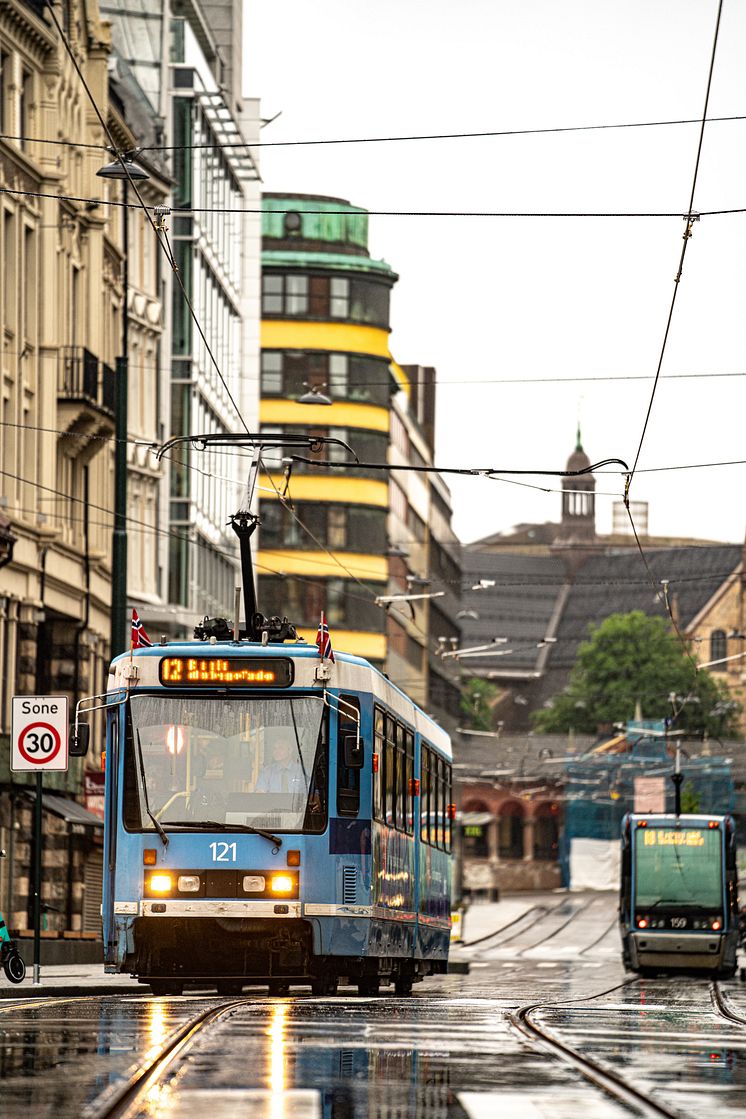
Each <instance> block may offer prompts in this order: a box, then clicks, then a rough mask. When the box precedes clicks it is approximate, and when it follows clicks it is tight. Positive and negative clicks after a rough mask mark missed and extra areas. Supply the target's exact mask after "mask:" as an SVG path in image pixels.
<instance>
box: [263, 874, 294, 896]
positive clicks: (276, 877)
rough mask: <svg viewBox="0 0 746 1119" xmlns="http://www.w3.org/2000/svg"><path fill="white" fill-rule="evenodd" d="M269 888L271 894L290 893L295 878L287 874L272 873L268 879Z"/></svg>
mask: <svg viewBox="0 0 746 1119" xmlns="http://www.w3.org/2000/svg"><path fill="white" fill-rule="evenodd" d="M269 888H270V890H271V892H272V893H273V894H292V892H293V890H294V889H295V879H294V878H292V877H291V876H290V875H289V874H273V875H272V877H271V878H270V880H269Z"/></svg>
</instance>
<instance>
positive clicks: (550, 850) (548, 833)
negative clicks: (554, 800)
mask: <svg viewBox="0 0 746 1119" xmlns="http://www.w3.org/2000/svg"><path fill="white" fill-rule="evenodd" d="M558 815H559V806H558V805H556V804H540V805H539V806H538V808H537V809H536V816H535V822H534V858H535V859H539V860H540V861H542V862H554V861H555V860H556V859H557V856H558V853H559V820H558Z"/></svg>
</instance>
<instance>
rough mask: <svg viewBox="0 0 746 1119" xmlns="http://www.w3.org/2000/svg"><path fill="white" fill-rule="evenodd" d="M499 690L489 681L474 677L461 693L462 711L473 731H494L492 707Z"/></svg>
mask: <svg viewBox="0 0 746 1119" xmlns="http://www.w3.org/2000/svg"><path fill="white" fill-rule="evenodd" d="M497 696H498V689H497V687H496V686H495V685H494V684H491V683H490V681H489V680H480V679H479V678H478V677H476V676H474V677H472V679H471V680H469V681H468V683H467V684H466V685H465V686H464V688H463V690H462V692H461V710H462V712H463V713H464V716H465V717H466V720H467V722H468V723H469V726H470V727H472V729H473V730H492V705H493V703H494V702H495V700H496V699H497Z"/></svg>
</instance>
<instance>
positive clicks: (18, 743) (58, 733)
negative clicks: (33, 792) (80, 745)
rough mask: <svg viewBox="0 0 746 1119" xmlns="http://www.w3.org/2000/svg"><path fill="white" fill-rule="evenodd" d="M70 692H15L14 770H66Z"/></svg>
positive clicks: (13, 721)
mask: <svg viewBox="0 0 746 1119" xmlns="http://www.w3.org/2000/svg"><path fill="white" fill-rule="evenodd" d="M67 735H68V725H67V696H60V695H47V696H44V695H41V696H13V708H12V715H11V736H10V768H11V770H12V771H13V773H43V772H45V771H52V770H54V771H56V772H59V771H63V772H64V771H65V770H67V759H68V752H67V747H68V739H67Z"/></svg>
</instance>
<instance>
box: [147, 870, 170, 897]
mask: <svg viewBox="0 0 746 1119" xmlns="http://www.w3.org/2000/svg"><path fill="white" fill-rule="evenodd" d="M173 885H174V880H173V878H172V877H171V875H170V874H153V875H151V877H150V878H149V879H148V889H149V890H150V891H151V892H152V893H154V894H170V893H171V890H172V889H173Z"/></svg>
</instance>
